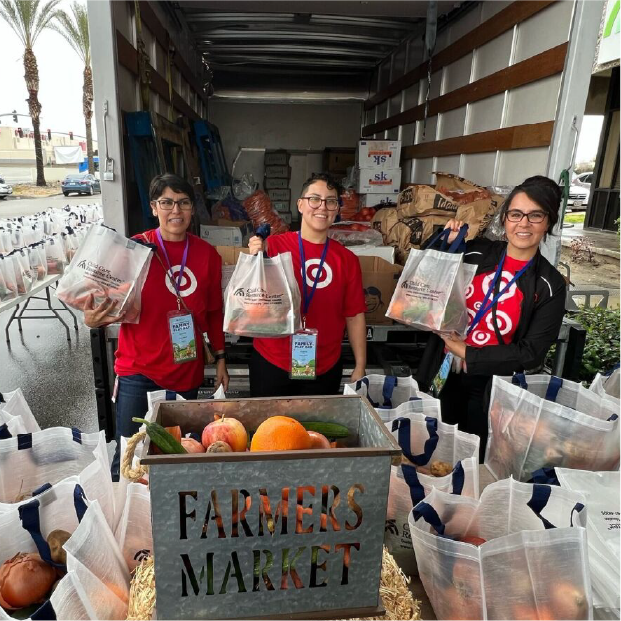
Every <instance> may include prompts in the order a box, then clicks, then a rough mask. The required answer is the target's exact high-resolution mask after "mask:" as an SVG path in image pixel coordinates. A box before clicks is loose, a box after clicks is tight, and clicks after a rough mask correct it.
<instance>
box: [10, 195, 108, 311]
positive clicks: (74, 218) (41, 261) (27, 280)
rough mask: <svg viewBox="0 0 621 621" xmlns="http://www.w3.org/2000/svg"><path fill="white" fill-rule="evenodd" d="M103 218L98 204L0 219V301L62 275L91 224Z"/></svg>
mask: <svg viewBox="0 0 621 621" xmlns="http://www.w3.org/2000/svg"><path fill="white" fill-rule="evenodd" d="M102 217H103V214H102V211H101V206H99V205H76V206H73V207H71V208H69V207H66V208H64V209H58V208H55V209H51V208H50V209H48V210H47V211H44V212H41V213H38V214H35V215H32V216H22V217H19V218H0V302H4V301H5V300H11V299H14V298H16V297H18V296H20V295H26V294H27V293H29V292H30V291H31V289H32V288H33V287H34V286H35V284H36V283H37V281H40V280H43V279H44V278H46V277H47V276H52V275H57V274H62V273H63V272H64V271H65V267H66V266H67V265H68V264H69V262H70V261H71V259H72V258H73V255H74V254H75V253H76V251H77V249H78V247H79V245H80V244H81V242H82V240H83V239H84V238H85V236H86V234H87V231H88V229H89V228H90V226H91V224H92V223H94V222H99V221H101V219H102Z"/></svg>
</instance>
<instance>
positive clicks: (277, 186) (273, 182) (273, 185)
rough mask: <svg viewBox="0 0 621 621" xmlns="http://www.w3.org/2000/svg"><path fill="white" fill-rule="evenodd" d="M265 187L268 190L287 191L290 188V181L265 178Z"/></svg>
mask: <svg viewBox="0 0 621 621" xmlns="http://www.w3.org/2000/svg"><path fill="white" fill-rule="evenodd" d="M263 187H264V188H265V189H266V190H287V189H288V188H289V179H279V178H278V177H265V179H263Z"/></svg>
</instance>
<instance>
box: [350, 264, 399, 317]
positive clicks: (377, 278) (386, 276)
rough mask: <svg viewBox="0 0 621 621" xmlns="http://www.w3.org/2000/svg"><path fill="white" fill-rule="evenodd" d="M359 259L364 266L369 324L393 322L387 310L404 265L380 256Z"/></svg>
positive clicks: (362, 266)
mask: <svg viewBox="0 0 621 621" xmlns="http://www.w3.org/2000/svg"><path fill="white" fill-rule="evenodd" d="M358 261H360V267H361V268H362V286H363V287H364V298H365V302H366V305H367V311H366V312H365V314H364V316H365V318H366V320H367V325H369V324H386V323H392V319H390V318H389V317H386V311H387V310H388V305H389V304H390V299H391V298H392V294H393V293H394V291H395V287H396V286H397V281H398V280H399V275H400V274H401V270H402V269H403V266H401V265H392V264H391V263H388V261H385V260H384V259H381V258H380V257H368V256H362V257H358Z"/></svg>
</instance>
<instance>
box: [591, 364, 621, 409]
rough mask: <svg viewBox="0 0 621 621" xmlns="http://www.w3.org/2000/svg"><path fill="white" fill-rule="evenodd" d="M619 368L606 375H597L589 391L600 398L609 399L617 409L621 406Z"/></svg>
mask: <svg viewBox="0 0 621 621" xmlns="http://www.w3.org/2000/svg"><path fill="white" fill-rule="evenodd" d="M619 375H620V372H619V366H618V365H617V367H615V368H614V369H612V370H611V371H609V372H608V373H605V374H603V375H602V374H601V373H597V374H596V375H595V377H594V378H593V381H592V382H591V385H590V386H589V390H591V391H592V392H594V393H595V394H596V395H598V396H599V397H602V398H604V399H608V400H609V401H611V402H612V403H614V404H615V405H616V406H617V408H618V407H619V405H620V404H621V400H620V399H619Z"/></svg>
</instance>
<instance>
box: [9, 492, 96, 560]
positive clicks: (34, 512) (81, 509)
mask: <svg viewBox="0 0 621 621" xmlns="http://www.w3.org/2000/svg"><path fill="white" fill-rule="evenodd" d="M85 501H86V496H85V495H84V490H83V489H82V486H81V485H79V484H77V483H76V485H75V487H74V489H73V506H74V509H75V514H76V517H77V518H78V523H79V522H81V521H82V518H83V517H84V514H85V513H86V509H87V506H86V502H85ZM40 505H41V502H40V501H39V500H38V499H35V500H32V501H30V502H28V503H26V504H24V505H20V506H19V507H17V510H18V512H19V519H20V520H21V523H22V527H23V528H24V530H25V531H27V532H28V533H30V536H31V537H32V540H33V541H34V543H35V545H36V546H37V551H38V552H39V556H40V557H41V558H42V559H43V560H44V561H45V562H46V563H47V564H48V565H51V566H52V567H58V568H59V569H66V565H63V564H62V563H56V562H54V561H53V560H52V555H51V551H50V546H49V544H48V543H47V541H46V540H45V538H44V537H43V535H42V534H41V522H40V517H39V508H40Z"/></svg>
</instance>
